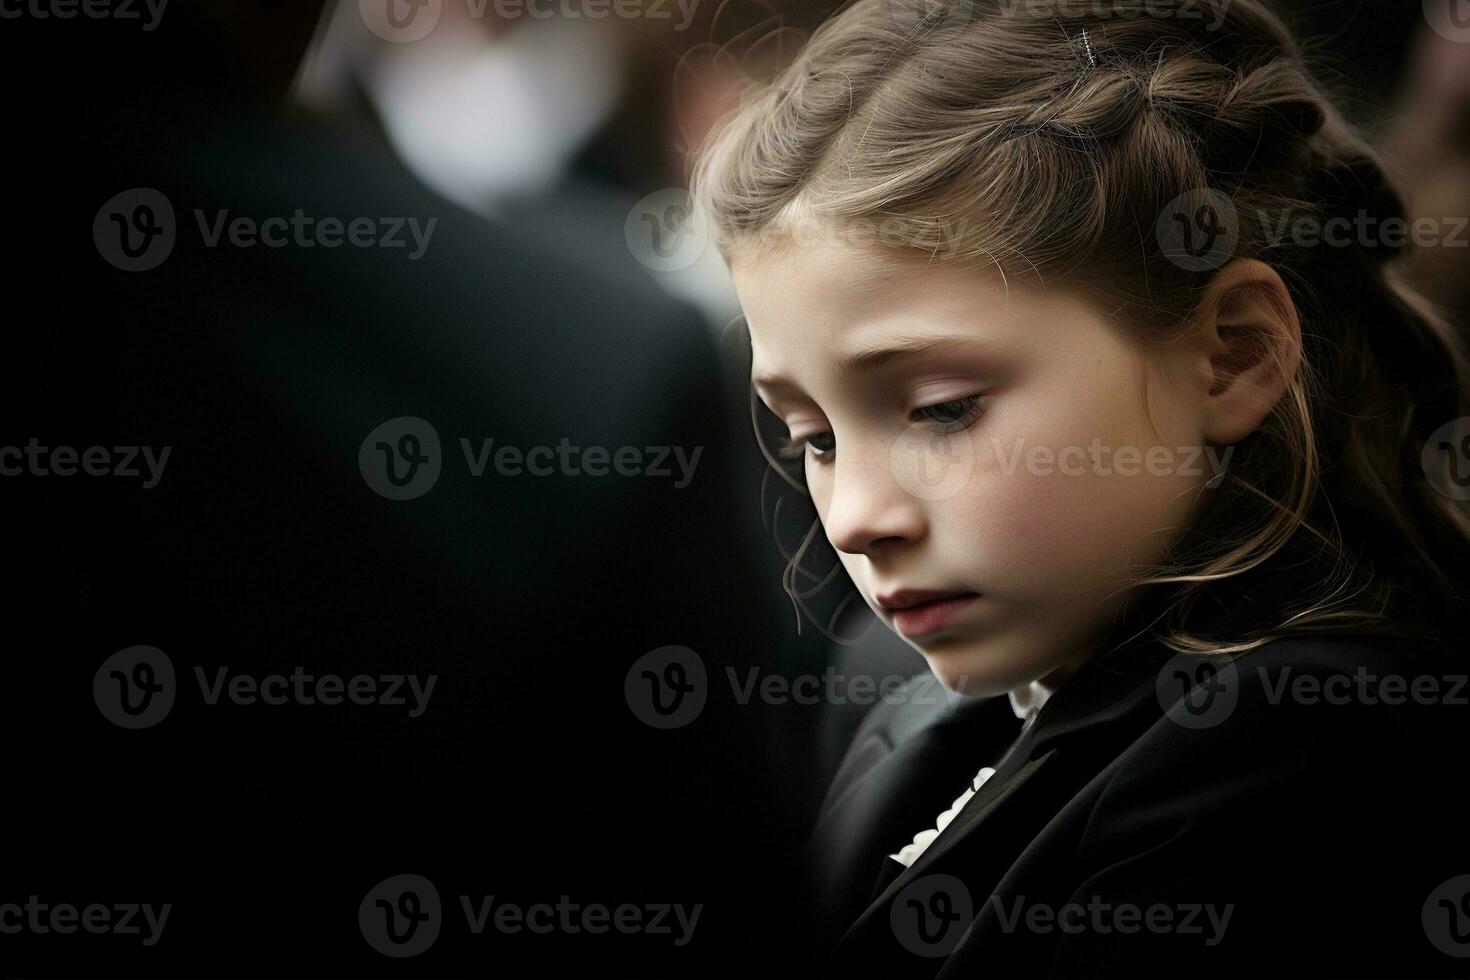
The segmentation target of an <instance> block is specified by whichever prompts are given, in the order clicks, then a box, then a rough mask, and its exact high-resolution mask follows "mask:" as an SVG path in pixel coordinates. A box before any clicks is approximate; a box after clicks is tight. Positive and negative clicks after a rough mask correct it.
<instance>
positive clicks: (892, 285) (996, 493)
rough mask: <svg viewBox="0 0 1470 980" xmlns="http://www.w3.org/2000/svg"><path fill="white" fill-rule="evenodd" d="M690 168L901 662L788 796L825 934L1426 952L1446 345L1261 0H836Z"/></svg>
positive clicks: (1089, 947) (1382, 966)
mask: <svg viewBox="0 0 1470 980" xmlns="http://www.w3.org/2000/svg"><path fill="white" fill-rule="evenodd" d="M694 188H695V196H696V198H697V201H698V204H699V206H700V207H701V208H702V209H703V211H704V212H705V213H706V214H707V215H709V216H710V218H711V219H712V222H713V228H714V230H715V232H716V240H717V241H718V242H719V245H720V248H721V251H722V253H723V254H724V256H725V258H726V260H727V261H728V262H729V264H730V267H731V270H732V274H733V276H734V280H735V285H736V289H737V292H738V295H739V298H740V301H741V304H742V307H743V309H744V312H745V314H746V322H747V325H748V328H749V335H750V342H751V354H752V368H751V376H752V377H751V381H752V388H753V392H754V396H758V402H756V403H754V404H753V410H754V411H755V412H756V414H757V416H759V417H764V418H773V419H778V420H779V421H780V422H781V423H784V425H785V427H786V429H787V438H786V442H787V445H786V446H785V447H783V449H782V450H781V452H780V455H781V456H782V457H783V459H782V460H779V461H778V460H775V459H772V462H773V464H775V465H778V466H782V465H790V468H791V469H792V471H793V472H791V473H790V474H789V476H790V478H791V480H792V481H793V482H794V483H795V485H797V486H799V487H800V488H802V489H804V490H805V491H806V492H808V493H809V494H810V496H811V499H812V501H813V503H814V504H815V508H816V512H817V515H818V517H819V519H820V523H821V528H822V530H823V531H824V532H825V535H826V538H827V540H828V541H829V542H830V544H831V545H832V547H833V548H834V549H835V550H836V552H837V554H838V556H839V558H840V560H841V562H842V565H843V567H844V568H845V569H846V571H847V573H848V575H849V576H850V578H851V581H852V584H853V585H854V586H855V588H856V590H857V592H858V593H859V594H860V595H861V596H862V597H863V599H864V600H866V602H867V604H868V605H869V606H870V607H871V608H872V610H873V611H874V613H875V614H876V615H877V616H878V618H879V619H881V620H882V622H884V623H885V624H887V625H888V626H890V627H891V628H893V629H894V630H895V631H897V632H898V633H899V634H900V635H902V636H903V637H904V639H905V640H906V641H907V642H908V643H909V644H910V645H912V646H913V647H914V648H915V649H917V650H918V651H919V652H921V653H922V654H923V655H924V657H925V658H926V660H927V662H928V665H929V666H930V668H931V669H932V672H933V677H932V678H929V677H925V678H916V679H915V680H914V681H913V682H911V683H910V685H909V686H908V687H906V688H904V689H903V690H902V691H901V692H899V693H898V695H897V696H895V697H891V698H889V699H887V700H886V701H885V702H884V703H882V704H880V705H878V706H877V707H875V708H874V709H873V710H872V711H871V712H870V714H869V715H868V716H867V717H866V718H865V719H864V721H863V724H862V725H861V727H860V728H859V730H858V732H857V735H856V737H855V738H854V739H853V741H852V744H851V746H850V748H849V750H848V753H847V756H846V758H845V759H844V761H843V764H842V766H841V767H840V769H839V771H838V774H837V776H836V778H835V780H834V782H833V784H832V786H831V788H830V790H829V792H828V794H827V798H826V802H825V804H824V805H823V808H822V813H821V817H820V819H819V821H818V823H817V825H816V827H815V829H814V832H813V835H812V840H811V845H810V849H811V858H812V869H811V871H812V879H811V880H812V883H813V884H814V886H815V887H814V889H813V894H812V900H813V921H812V928H813V930H814V932H813V946H814V948H820V949H821V950H822V951H824V952H825V951H830V964H831V966H832V969H833V972H834V973H836V974H840V975H849V974H857V975H873V976H883V977H897V976H907V975H914V976H931V975H941V976H953V977H960V976H976V975H982V974H983V975H994V976H1010V975H1018V974H1024V975H1027V976H1037V975H1047V976H1099V975H1103V976H1114V975H1117V976H1135V975H1139V974H1140V973H1147V972H1150V971H1152V970H1161V969H1163V968H1165V967H1167V968H1168V969H1169V970H1170V971H1171V972H1176V973H1177V972H1183V971H1186V970H1187V971H1188V972H1189V973H1190V974H1191V975H1194V974H1197V973H1199V972H1200V971H1201V970H1205V971H1209V970H1214V969H1218V970H1220V971H1222V972H1226V971H1238V970H1239V969H1240V968H1242V967H1243V966H1251V967H1255V966H1257V965H1258V964H1260V963H1262V962H1263V961H1265V957H1267V956H1269V957H1270V958H1271V959H1270V961H1269V962H1271V964H1272V965H1273V966H1278V967H1281V968H1283V969H1290V970H1294V971H1296V972H1298V973H1300V972H1308V973H1322V972H1331V973H1334V974H1335V975H1346V974H1352V975H1375V976H1384V975H1388V974H1389V973H1390V972H1392V973H1393V974H1395V975H1402V973H1403V972H1404V971H1413V972H1414V973H1415V974H1416V975H1440V974H1449V975H1454V974H1457V973H1458V974H1463V973H1464V970H1465V960H1464V959H1463V957H1466V956H1470V854H1467V851H1466V847H1465V845H1464V840H1463V836H1464V835H1463V834H1462V833H1461V832H1460V829H1459V827H1458V824H1457V823H1456V821H1455V819H1454V817H1455V814H1454V808H1453V806H1452V805H1451V804H1452V800H1451V799H1450V798H1447V797H1445V796H1444V795H1443V793H1444V790H1443V787H1444V786H1445V783H1446V782H1447V781H1448V780H1450V779H1451V778H1452V777H1453V776H1454V775H1455V773H1456V772H1457V771H1458V769H1456V768H1452V767H1454V766H1456V764H1457V763H1458V760H1459V752H1458V750H1459V748H1460V746H1462V745H1464V744H1466V741H1465V739H1466V728H1465V725H1464V716H1465V714H1466V711H1465V708H1464V703H1465V700H1466V695H1467V688H1466V687H1465V685H1464V680H1465V666H1464V663H1463V660H1462V659H1461V658H1460V657H1459V656H1458V653H1459V651H1458V650H1454V651H1452V650H1451V649H1450V648H1451V647H1452V646H1453V641H1454V640H1455V639H1456V634H1457V633H1458V627H1459V625H1460V622H1459V617H1460V613H1461V609H1462V605H1461V601H1462V596H1463V594H1464V588H1465V583H1466V580H1467V567H1470V544H1467V541H1470V531H1467V529H1470V520H1467V512H1466V508H1465V503H1464V501H1465V499H1466V498H1467V497H1470V486H1467V484H1470V481H1467V480H1466V478H1465V476H1464V471H1465V468H1466V467H1467V466H1470V459H1467V455H1470V419H1467V418H1465V416H1466V415H1467V414H1470V411H1467V409H1466V405H1465V399H1466V386H1465V377H1466V374H1465V372H1464V369H1463V361H1462V355H1461V354H1460V351H1459V347H1458V345H1457V343H1456V342H1455V340H1454V339H1453V338H1452V336H1451V335H1450V333H1449V332H1448V330H1447V329H1446V327H1445V326H1444V325H1443V324H1442V323H1441V322H1440V321H1438V320H1437V319H1436V318H1435V316H1434V315H1433V314H1432V313H1431V312H1430V311H1429V310H1428V309H1427V308H1426V305H1425V304H1424V303H1423V302H1421V301H1420V300H1418V299H1417V298H1416V297H1415V296H1414V294H1413V293H1412V292H1411V291H1409V290H1408V289H1406V288H1405V287H1404V286H1403V285H1402V284H1401V283H1400V282H1399V281H1398V278H1397V275H1398V274H1397V272H1396V270H1395V267H1394V262H1393V261H1392V260H1393V259H1394V258H1395V257H1396V256H1397V255H1399V254H1400V253H1402V252H1403V251H1404V249H1405V247H1406V246H1407V245H1408V244H1409V239H1410V237H1412V238H1413V240H1414V241H1416V242H1419V243H1420V244H1425V242H1423V241H1421V240H1420V239H1421V238H1423V237H1425V236H1427V235H1429V234H1430V233H1431V232H1432V231H1433V230H1434V229H1432V228H1426V227H1424V226H1422V224H1415V225H1413V226H1409V225H1407V224H1406V222H1405V221H1404V215H1403V204H1402V202H1401V200H1400V198H1399V196H1398V195H1397V193H1396V192H1395V191H1394V189H1393V188H1392V186H1391V185H1390V184H1389V182H1388V181H1387V180H1386V178H1385V176H1384V173H1383V169H1382V167H1381V166H1380V164H1379V162H1378V161H1377V159H1376V157H1375V155H1374V153H1373V152H1372V151H1371V149H1370V148H1369V147H1368V146H1367V145H1366V144H1365V143H1364V141H1363V140H1362V139H1361V138H1360V137H1359V136H1358V135H1356V134H1355V133H1354V132H1353V131H1352V129H1351V128H1350V127H1349V126H1348V125H1347V124H1345V123H1344V121H1343V119H1342V117H1341V116H1340V115H1339V113H1338V112H1337V111H1336V110H1335V109H1334V107H1333V106H1332V104H1331V102H1330V100H1329V99H1328V98H1327V97H1326V95H1325V94H1324V91H1323V88H1322V86H1321V85H1320V84H1319V83H1318V82H1317V81H1315V80H1314V78H1313V76H1312V75H1311V74H1310V72H1309V70H1308V68H1307V67H1306V65H1305V64H1304V60H1303V58H1302V56H1301V54H1300V52H1299V50H1298V47H1297V45H1296V43H1295V41H1294V40H1293V38H1292V36H1291V34H1290V33H1289V31H1288V30H1287V29H1286V28H1285V27H1284V26H1283V23H1282V22H1281V20H1279V19H1278V18H1277V17H1276V16H1275V15H1274V14H1273V13H1271V12H1270V11H1269V10H1268V9H1267V7H1266V6H1265V5H1264V4H1263V3H1262V2H1260V0H1110V2H1105V3H1097V2H1093V3H1086V2H1077V3H1074V2H1065V3H1063V2H1030V0H973V2H965V0H958V2H952V3H944V4H936V3H931V2H925V0H856V2H854V3H852V4H851V5H849V6H847V7H846V8H845V9H844V10H842V11H841V12H840V13H839V14H838V15H837V16H835V17H834V18H832V19H831V20H830V21H828V22H826V23H825V24H824V25H823V26H822V28H821V29H820V30H818V31H817V32H816V33H815V34H814V35H813V36H812V38H811V40H810V42H809V44H808V45H807V46H806V48H805V50H804V51H803V52H802V54H801V55H800V56H799V57H798V58H797V59H796V61H795V63H794V64H792V65H790V66H789V67H788V68H786V69H784V70H783V71H782V72H781V73H780V74H779V75H778V76H777V77H776V78H775V79H774V80H773V81H771V82H770V83H768V84H765V85H762V86H759V87H757V88H755V89H753V90H752V91H750V92H749V93H748V95H747V96H746V98H745V99H744V100H743V101H742V103H741V106H740V108H739V109H738V110H737V111H736V112H734V113H733V114H732V115H731V116H730V117H728V118H727V119H726V120H725V121H724V122H723V124H722V125H721V126H719V127H717V129H716V130H715V132H714V134H713V135H712V136H711V138H710V139H709V141H708V143H707V144H706V146H705V147H704V148H703V151H702V153H701V155H700V158H699V162H698V166H697V168H696V172H695V180H694ZM1410 227H1412V230H1413V235H1412V236H1411V235H1410V234H1409V229H1410ZM1447 230H1448V226H1447V228H1446V231H1447ZM768 458H770V457H769V454H768ZM936 682H937V683H936ZM939 685H942V688H943V690H944V691H947V692H951V693H954V694H958V695H962V697H960V698H959V699H958V700H957V701H955V702H954V703H953V704H951V705H950V706H948V707H946V706H945V703H946V701H945V699H944V698H942V697H937V696H935V695H936V689H937V688H938V686H939ZM939 693H942V692H939ZM1001 695H1005V696H1001Z"/></svg>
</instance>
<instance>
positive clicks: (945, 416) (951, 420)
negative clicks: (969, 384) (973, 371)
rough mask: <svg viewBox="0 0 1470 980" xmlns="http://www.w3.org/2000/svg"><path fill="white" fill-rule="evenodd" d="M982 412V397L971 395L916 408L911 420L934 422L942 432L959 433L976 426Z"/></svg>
mask: <svg viewBox="0 0 1470 980" xmlns="http://www.w3.org/2000/svg"><path fill="white" fill-rule="evenodd" d="M981 410H982V406H981V396H979V395H970V396H968V397H966V398H956V399H955V400H954V401H948V402H940V403H939V404H937V405H925V406H924V407H923V408H916V409H914V413H913V415H911V416H910V418H912V419H913V420H914V421H915V422H924V421H928V422H932V423H933V424H934V427H935V428H936V429H937V430H939V431H940V432H958V431H960V430H961V429H966V428H969V427H970V426H971V425H972V424H974V422H975V420H976V419H978V418H979V417H980V413H981Z"/></svg>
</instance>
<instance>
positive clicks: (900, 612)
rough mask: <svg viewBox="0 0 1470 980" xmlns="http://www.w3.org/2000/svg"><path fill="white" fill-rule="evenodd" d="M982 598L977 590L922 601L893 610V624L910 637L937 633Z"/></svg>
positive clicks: (915, 637)
mask: <svg viewBox="0 0 1470 980" xmlns="http://www.w3.org/2000/svg"><path fill="white" fill-rule="evenodd" d="M978 598H980V595H979V593H977V592H968V593H966V594H964V595H956V596H947V597H945V598H943V599H934V600H931V601H929V602H921V603H919V604H918V605H917V606H909V607H907V608H906V609H895V610H893V626H894V628H895V629H897V630H898V631H899V632H900V633H902V634H903V635H904V636H906V637H908V638H909V639H911V640H912V639H917V638H919V637H921V636H928V635H929V634H930V633H937V632H939V631H940V630H942V629H944V628H945V627H946V626H949V625H950V624H951V623H953V622H954V621H955V620H957V619H958V618H959V617H960V616H962V615H964V612H965V610H966V609H969V608H970V603H972V602H974V601H975V600H976V599H978Z"/></svg>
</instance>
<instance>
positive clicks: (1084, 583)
mask: <svg viewBox="0 0 1470 980" xmlns="http://www.w3.org/2000/svg"><path fill="white" fill-rule="evenodd" d="M731 267H732V273H733V276H734V280H735V287H736V291H737V293H738V295H739V298H740V302H741V305H742V307H743V309H744V311H745V314H746V319H747V322H748V325H749V329H750V335H751V344H752V351H753V362H752V366H751V376H752V383H753V384H754V385H755V388H756V391H757V393H758V394H759V397H760V398H761V400H762V401H763V402H764V403H765V404H766V406H767V407H769V408H770V409H771V411H772V412H774V413H775V414H776V415H777V416H779V417H780V418H781V419H782V420H783V421H784V422H785V423H786V426H787V428H788V430H789V433H790V436H791V438H792V440H793V441H794V442H795V443H796V445H797V449H798V451H799V452H800V453H802V454H804V466H805V470H806V484H807V487H808V489H809V490H810V492H811V495H812V499H813V500H814V501H815V503H816V508H817V514H818V515H819V517H820V518H821V522H822V526H823V528H824V529H825V530H826V533H827V538H828V540H829V541H830V542H831V543H832V545H833V547H834V548H836V549H837V552H838V554H839V556H840V557H841V560H842V563H843V566H844V567H845V568H846V569H847V572H848V574H849V575H850V576H851V578H852V581H853V582H854V583H855V584H856V586H857V588H858V590H859V591H860V592H861V593H862V596H863V598H864V599H865V600H867V602H868V605H869V606H870V607H872V609H873V611H874V612H875V613H876V614H877V615H878V616H879V617H880V618H881V619H882V620H883V621H884V622H885V623H887V624H888V625H889V626H890V627H891V628H893V629H895V631H897V632H898V633H899V634H900V635H902V636H904V638H905V640H906V641H907V642H908V643H909V644H910V645H911V646H913V647H914V648H915V649H917V650H918V651H919V652H920V653H922V654H923V655H924V656H925V658H926V659H927V660H928V662H929V664H930V666H931V667H932V668H933V670H934V673H935V674H936V676H938V677H939V679H940V680H941V681H942V682H943V683H944V684H945V685H946V687H948V688H950V689H951V690H954V691H957V692H960V693H963V694H969V695H977V696H978V695H985V694H998V693H1000V692H1002V691H1006V690H1009V689H1011V688H1014V687H1017V686H1021V685H1024V684H1027V683H1029V682H1031V681H1033V680H1043V682H1044V683H1047V684H1048V685H1054V684H1055V683H1058V682H1059V681H1060V680H1061V679H1063V678H1064V677H1065V676H1066V675H1067V674H1068V673H1070V671H1071V670H1072V669H1074V668H1075V667H1076V666H1077V664H1078V663H1080V661H1081V660H1083V659H1085V658H1086V657H1087V656H1088V655H1089V654H1091V652H1092V651H1093V649H1094V647H1095V646H1096V644H1097V643H1098V642H1099V641H1100V639H1101V636H1100V634H1101V633H1103V632H1104V631H1105V630H1106V629H1107V628H1108V627H1109V625H1110V623H1111V622H1112V620H1113V619H1114V618H1115V617H1116V615H1117V614H1118V612H1119V611H1120V609H1121V606H1122V603H1123V601H1124V600H1125V599H1126V593H1125V592H1124V591H1123V590H1122V587H1123V586H1124V583H1125V582H1126V581H1127V580H1128V579H1129V577H1130V575H1132V574H1135V573H1137V572H1139V571H1140V570H1142V569H1144V568H1145V567H1146V566H1148V565H1149V564H1151V563H1152V562H1155V561H1157V560H1158V559H1160V558H1161V557H1162V556H1163V555H1164V553H1165V550H1166V548H1167V547H1168V546H1169V543H1170V542H1171V540H1172V539H1173V538H1174V537H1175V536H1176V535H1177V533H1178V532H1179V530H1180V529H1181V528H1182V527H1183V526H1184V525H1185V524H1186V522H1187V521H1188V520H1189V517H1190V514H1191V510H1192V507H1193V503H1194V501H1195V500H1196V498H1197V495H1198V491H1199V488H1200V487H1201V485H1202V484H1203V483H1204V482H1206V481H1208V480H1209V479H1210V478H1211V477H1212V476H1214V475H1215V473H1216V472H1217V468H1218V464H1212V462H1211V459H1212V455H1211V454H1213V458H1216V459H1218V457H1219V456H1220V455H1223V454H1221V453H1219V452H1217V451H1216V450H1214V449H1213V447H1212V448H1211V449H1210V450H1209V451H1208V452H1206V451H1204V450H1202V449H1201V448H1199V447H1202V446H1203V443H1204V435H1203V428H1204V426H1205V424H1206V423H1205V419H1204V418H1203V413H1202V411H1201V407H1200V403H1201V398H1200V390H1201V387H1202V386H1205V387H1207V379H1205V378H1203V377H1202V376H1201V375H1200V372H1199V371H1198V370H1195V369H1194V368H1193V364H1194V363H1195V362H1193V361H1191V360H1190V357H1189V356H1186V354H1184V353H1183V352H1181V354H1180V355H1179V359H1178V361H1177V364H1174V365H1172V366H1177V367H1179V368H1180V369H1179V370H1178V371H1174V370H1171V362H1170V360H1169V356H1170V355H1165V356H1162V357H1161V356H1158V355H1156V356H1154V357H1153V358H1151V359H1149V360H1145V358H1144V357H1143V356H1142V355H1141V354H1140V353H1139V351H1137V350H1136V349H1135V348H1134V347H1132V346H1130V344H1129V343H1128V341H1127V340H1126V339H1125V338H1124V337H1122V336H1121V335H1120V334H1119V333H1118V331H1117V330H1116V328H1114V327H1111V326H1109V325H1108V324H1107V323H1106V322H1105V321H1104V320H1103V319H1102V318H1101V316H1100V315H1099V314H1098V313H1097V312H1096V311H1094V309H1093V308H1092V307H1091V306H1090V305H1088V304H1086V303H1085V302H1084V301H1082V300H1081V299H1080V298H1078V297H1077V296H1075V295H1071V294H1069V293H1066V292H1063V291H1061V290H1059V289H1049V290H1046V291H1035V290H1023V289H1021V288H1019V287H1017V286H1015V285H1011V286H1009V287H1008V286H1007V284H1006V283H1005V281H1004V280H1003V279H1002V278H1001V276H1000V274H999V272H998V271H997V272H985V271H975V270H973V269H966V268H963V267H961V266H958V265H952V264H950V265H945V264H937V263H930V262H929V261H928V259H927V257H926V256H923V255H919V254H917V253H901V252H897V251H892V250H885V251H879V250H877V249H875V248H871V247H860V246H856V245H848V244H834V243H827V244H822V245H796V244H785V245H782V246H781V247H780V249H779V250H777V251H774V252H769V253H766V254H764V255H761V256H756V255H754V254H751V253H742V254H739V255H737V256H735V257H734V259H733V261H732V263H731ZM901 590H925V591H932V592H940V593H946V594H953V593H961V594H963V595H962V597H961V598H960V599H958V600H956V601H950V602H938V603H931V604H927V605H925V606H922V607H919V608H915V609H912V610H910V611H909V612H907V613H904V612H899V611H896V610H895V609H894V608H890V607H893V606H898V605H904V604H906V603H911V602H912V601H913V600H915V599H917V598H921V597H919V596H909V597H907V599H906V598H905V597H903V596H897V597H896V598H895V593H898V592H900V591H901Z"/></svg>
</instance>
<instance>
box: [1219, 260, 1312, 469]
mask: <svg viewBox="0 0 1470 980" xmlns="http://www.w3.org/2000/svg"><path fill="white" fill-rule="evenodd" d="M1196 315H1197V318H1198V321H1199V326H1200V338H1201V340H1202V341H1203V352H1204V357H1205V358H1206V360H1207V362H1208V364H1207V367H1206V368H1205V370H1206V373H1207V374H1208V378H1209V384H1208V389H1207V391H1206V392H1205V394H1204V403H1203V405H1202V408H1203V420H1204V436H1205V438H1206V439H1208V440H1209V441H1210V442H1211V443H1213V444H1215V445H1221V446H1228V445H1231V444H1233V443H1237V442H1239V441H1240V440H1242V439H1244V438H1245V437H1246V436H1248V435H1250V434H1251V433H1252V432H1254V431H1255V429H1256V427H1257V426H1259V425H1260V424H1261V422H1262V420H1264V419H1265V418H1266V416H1267V415H1269V414H1270V412H1271V409H1272V408H1274V407H1275V406H1276V403H1277V402H1278V401H1280V400H1281V396H1282V395H1284V394H1285V393H1286V389H1287V387H1288V386H1289V385H1290V384H1291V382H1292V380H1293V379H1294V378H1295V377H1296V373H1297V370H1298V369H1299V368H1300V367H1301V359H1302V329H1301V322H1300V320H1299V319H1298V318H1297V311H1296V304H1295V303H1293V302H1292V300H1291V294H1290V293H1289V292H1287V289H1286V284H1285V283H1284V282H1282V281H1281V276H1279V275H1277V273H1276V270H1275V269H1273V268H1271V266H1269V265H1267V264H1266V263H1264V262H1261V261H1259V260H1257V259H1235V260H1233V261H1232V262H1230V263H1229V264H1228V265H1226V266H1225V267H1224V268H1222V269H1220V271H1219V272H1217V273H1215V275H1214V277H1213V278H1212V279H1211V280H1210V283H1209V285H1208V286H1207V287H1206V291H1205V299H1204V301H1203V302H1202V303H1201V304H1200V307H1199V310H1198V312H1197V314H1196Z"/></svg>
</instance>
